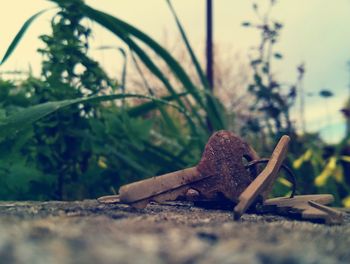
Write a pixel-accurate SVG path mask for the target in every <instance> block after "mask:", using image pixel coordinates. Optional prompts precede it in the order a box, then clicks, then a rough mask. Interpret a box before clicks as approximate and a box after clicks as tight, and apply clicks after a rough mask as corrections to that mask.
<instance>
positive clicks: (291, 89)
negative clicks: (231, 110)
mask: <svg viewBox="0 0 350 264" xmlns="http://www.w3.org/2000/svg"><path fill="white" fill-rule="evenodd" d="M275 4H276V1H269V6H268V7H267V9H266V10H265V11H264V8H261V7H260V5H258V4H257V3H253V11H254V12H255V14H256V17H257V19H258V20H257V22H250V21H246V22H243V23H242V26H244V27H249V28H254V29H256V30H258V32H259V33H260V43H259V44H258V45H257V46H256V47H253V49H252V52H251V54H250V65H251V69H252V72H253V78H252V83H251V84H250V85H249V87H248V91H249V92H250V93H251V94H252V95H254V97H255V99H256V101H255V103H254V104H252V105H251V108H250V110H251V111H253V112H256V113H257V114H256V115H255V117H253V118H252V119H251V120H250V121H249V122H248V123H247V127H246V129H247V130H251V131H256V132H258V131H259V132H260V133H262V134H267V136H268V137H269V138H272V139H274V140H276V139H278V138H279V137H280V136H281V135H282V134H289V135H293V134H295V128H294V127H293V124H292V122H291V119H290V108H291V106H292V105H293V104H294V102H295V98H296V95H297V89H298V87H297V83H300V79H302V78H303V75H304V70H303V71H300V70H298V74H299V76H298V81H297V82H296V84H292V85H288V84H285V83H283V82H281V81H278V80H277V78H276V76H275V74H274V73H273V70H272V66H273V60H282V59H283V55H282V54H281V53H280V52H277V51H275V45H276V44H277V43H278V40H279V36H280V32H281V30H282V28H283V24H282V23H281V22H279V21H277V20H275V19H273V18H272V17H271V11H272V8H273V7H274V5H275ZM298 69H299V68H298ZM264 141H265V140H264Z"/></svg>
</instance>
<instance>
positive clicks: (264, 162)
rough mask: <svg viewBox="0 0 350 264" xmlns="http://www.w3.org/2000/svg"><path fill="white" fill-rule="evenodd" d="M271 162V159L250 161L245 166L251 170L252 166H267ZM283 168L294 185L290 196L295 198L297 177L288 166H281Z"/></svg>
mask: <svg viewBox="0 0 350 264" xmlns="http://www.w3.org/2000/svg"><path fill="white" fill-rule="evenodd" d="M268 162H269V159H259V160H253V161H250V162H248V164H247V165H245V167H246V168H247V169H249V168H251V167H252V166H255V165H257V164H262V163H263V164H266V163H268ZM281 168H282V169H284V170H285V171H286V172H287V174H288V176H289V180H291V183H292V185H293V187H292V193H291V195H290V198H293V197H294V196H295V192H296V185H297V184H296V179H295V175H294V173H293V171H292V170H291V169H290V168H289V167H288V166H286V165H285V164H282V165H281Z"/></svg>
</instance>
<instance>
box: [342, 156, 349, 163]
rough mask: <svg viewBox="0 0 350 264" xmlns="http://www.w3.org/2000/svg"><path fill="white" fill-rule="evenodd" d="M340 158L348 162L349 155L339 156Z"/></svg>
mask: <svg viewBox="0 0 350 264" xmlns="http://www.w3.org/2000/svg"><path fill="white" fill-rule="evenodd" d="M340 159H341V160H343V161H346V162H350V156H340Z"/></svg>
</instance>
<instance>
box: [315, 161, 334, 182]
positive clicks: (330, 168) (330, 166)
mask: <svg viewBox="0 0 350 264" xmlns="http://www.w3.org/2000/svg"><path fill="white" fill-rule="evenodd" d="M336 168H337V159H336V158H335V157H331V158H330V159H329V161H328V163H327V164H326V167H325V168H324V169H323V171H322V172H321V174H320V175H318V176H317V177H316V178H315V185H316V186H318V187H320V186H323V185H325V184H326V182H327V179H328V178H329V177H330V176H331V175H332V174H333V173H334V172H335V169H336Z"/></svg>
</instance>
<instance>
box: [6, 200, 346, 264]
mask: <svg viewBox="0 0 350 264" xmlns="http://www.w3.org/2000/svg"><path fill="white" fill-rule="evenodd" d="M349 216H350V215H349V214H347V215H346V216H345V223H344V224H343V225H340V226H325V225H321V224H315V223H309V222H303V221H295V220H290V219H286V218H283V217H278V216H272V215H264V216H262V215H253V214H250V215H244V216H243V218H242V219H241V220H240V221H239V222H234V221H232V213H231V212H230V211H220V210H206V209H201V208H197V207H193V206H191V205H190V204H180V203H173V204H166V205H156V204H151V205H149V206H148V207H147V208H146V209H143V210H137V209H133V208H130V207H128V206H126V205H120V204H117V205H101V204H98V203H97V202H96V201H94V200H86V201H79V202H0V263H26V264H27V263H35V264H40V263H45V264H47V263H52V264H56V263H60V264H61V263H135V264H137V263H152V264H153V263H208V264H209V263H210V264H211V263H240V264H244V263H249V264H254V263H269V264H270V263H287V264H292V263H350V217H349Z"/></svg>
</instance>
